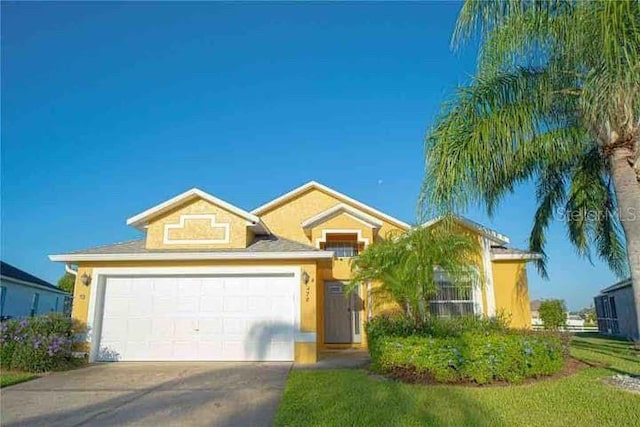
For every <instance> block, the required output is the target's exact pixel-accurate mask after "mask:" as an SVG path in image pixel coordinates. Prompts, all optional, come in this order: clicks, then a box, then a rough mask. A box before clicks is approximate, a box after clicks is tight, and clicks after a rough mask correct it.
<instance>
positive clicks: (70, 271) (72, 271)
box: [64, 264, 78, 277]
mask: <svg viewBox="0 0 640 427" xmlns="http://www.w3.org/2000/svg"><path fill="white" fill-rule="evenodd" d="M64 271H65V272H67V273H69V274H71V275H72V276H75V277H77V276H78V272H77V271H76V270H74V269H73V268H71V267H69V264H65V265H64Z"/></svg>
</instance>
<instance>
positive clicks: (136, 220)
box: [127, 188, 260, 227]
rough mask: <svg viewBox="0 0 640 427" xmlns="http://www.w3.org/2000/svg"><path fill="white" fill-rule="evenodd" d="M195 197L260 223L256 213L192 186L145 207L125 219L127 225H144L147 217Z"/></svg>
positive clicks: (257, 223)
mask: <svg viewBox="0 0 640 427" xmlns="http://www.w3.org/2000/svg"><path fill="white" fill-rule="evenodd" d="M197 197H200V198H202V199H204V200H206V201H208V202H210V203H213V204H214V205H217V206H220V207H221V208H224V209H226V210H228V211H230V212H233V213H234V214H236V215H238V216H240V217H242V218H244V219H246V220H247V221H250V222H251V223H252V224H253V225H259V224H260V218H258V217H257V216H256V215H254V214H252V213H250V212H247V211H245V210H244V209H240V208H239V207H237V206H234V205H232V204H231V203H229V202H225V201H224V200H222V199H219V198H217V197H215V196H212V195H211V194H209V193H206V192H204V191H202V190H200V189H198V188H192V189H191V190H187V191H185V192H184V193H181V194H178V195H177V196H175V197H172V198H171V199H169V200H167V201H166V202H162V203H160V204H159V205H156V206H154V207H152V208H149V209H147V210H146V211H144V212H141V213H139V214H137V215H134V216H132V217H131V218H129V219H127V225H131V226H134V227H141V226H144V223H145V222H146V220H147V219H148V218H149V217H151V216H154V215H157V214H159V213H161V212H163V211H166V210H167V209H169V208H170V207H171V206H173V205H175V204H178V203H181V202H183V201H185V200H188V199H193V198H197Z"/></svg>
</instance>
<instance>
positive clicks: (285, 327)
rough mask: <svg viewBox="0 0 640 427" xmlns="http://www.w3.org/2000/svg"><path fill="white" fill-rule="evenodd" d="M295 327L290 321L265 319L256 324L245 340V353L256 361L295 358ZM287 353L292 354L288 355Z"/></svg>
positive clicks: (289, 359)
mask: <svg viewBox="0 0 640 427" xmlns="http://www.w3.org/2000/svg"><path fill="white" fill-rule="evenodd" d="M293 342H294V327H293V325H292V324H290V323H285V322H278V321H265V322H261V323H258V324H255V325H253V326H252V327H251V329H250V330H249V333H248V334H247V337H246V338H245V341H244V349H245V355H248V356H249V359H250V360H256V361H261V360H262V361H291V360H293V352H294V349H293V345H294V344H293ZM287 353H289V354H290V356H287Z"/></svg>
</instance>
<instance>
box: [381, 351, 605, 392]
mask: <svg viewBox="0 0 640 427" xmlns="http://www.w3.org/2000/svg"><path fill="white" fill-rule="evenodd" d="M603 366H605V365H601V364H594V363H587V362H584V361H582V360H579V359H574V358H573V357H569V358H567V360H566V361H565V363H564V367H563V368H562V370H561V371H558V372H556V373H555V374H553V375H545V376H540V377H534V378H527V379H525V380H524V381H522V382H521V383H518V385H522V384H534V383H537V382H540V381H548V380H554V379H560V378H564V377H568V376H571V375H574V374H575V373H577V372H579V371H581V370H583V369H586V368H590V367H603ZM374 376H376V377H378V378H379V377H380V376H379V375H377V374H376V375H374ZM384 377H386V378H388V379H392V380H396V381H401V382H404V383H409V384H422V385H458V386H463V387H505V386H509V385H513V384H512V383H509V382H507V381H494V382H492V383H489V384H478V383H476V382H475V381H457V382H446V383H443V382H441V381H438V380H436V379H435V378H434V376H433V374H431V373H430V372H420V371H416V369H415V368H414V367H411V366H397V367H395V368H393V369H392V370H390V371H388V372H386V373H385V374H384Z"/></svg>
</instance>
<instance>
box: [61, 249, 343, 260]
mask: <svg viewBox="0 0 640 427" xmlns="http://www.w3.org/2000/svg"><path fill="white" fill-rule="evenodd" d="M321 258H333V252H331V251H304V252H303V251H300V252H145V253H138V254H61V255H49V259H50V260H51V261H58V262H76V261H160V260H162V261H180V260H201V259H205V260H214V259H216V260H234V259H252V260H258V259H321Z"/></svg>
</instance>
